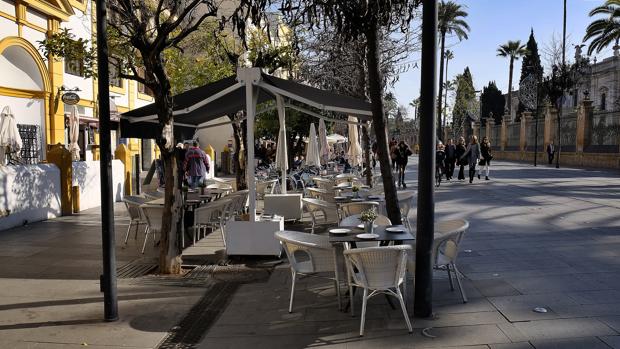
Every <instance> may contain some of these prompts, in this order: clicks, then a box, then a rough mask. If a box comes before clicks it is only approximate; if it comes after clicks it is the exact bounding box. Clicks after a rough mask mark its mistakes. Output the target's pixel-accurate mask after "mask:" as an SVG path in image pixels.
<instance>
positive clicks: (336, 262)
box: [334, 248, 342, 310]
mask: <svg viewBox="0 0 620 349" xmlns="http://www.w3.org/2000/svg"><path fill="white" fill-rule="evenodd" d="M334 278H335V279H336V280H335V283H336V296H337V297H338V310H342V301H341V297H340V273H339V272H338V253H337V252H336V249H335V248H334Z"/></svg>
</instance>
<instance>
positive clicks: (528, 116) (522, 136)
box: [519, 111, 532, 151]
mask: <svg viewBox="0 0 620 349" xmlns="http://www.w3.org/2000/svg"><path fill="white" fill-rule="evenodd" d="M531 122H532V112H529V111H524V112H523V113H521V129H520V130H519V131H520V132H519V150H521V151H525V150H526V149H527V126H528V125H529V124H530V123H531Z"/></svg>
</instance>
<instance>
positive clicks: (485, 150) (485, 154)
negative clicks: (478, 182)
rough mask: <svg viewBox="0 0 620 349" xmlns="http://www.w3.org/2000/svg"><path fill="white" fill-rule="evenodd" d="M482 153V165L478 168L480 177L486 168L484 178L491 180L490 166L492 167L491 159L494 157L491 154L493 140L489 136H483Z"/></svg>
mask: <svg viewBox="0 0 620 349" xmlns="http://www.w3.org/2000/svg"><path fill="white" fill-rule="evenodd" d="M480 154H481V155H482V158H481V159H480V163H479V164H478V165H480V167H479V168H478V179H480V171H482V170H483V169H484V179H486V180H487V181H488V180H489V171H490V169H489V167H491V159H493V155H492V154H491V142H489V139H488V138H487V137H484V138H482V143H481V144H480Z"/></svg>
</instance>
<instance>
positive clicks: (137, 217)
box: [123, 196, 149, 245]
mask: <svg viewBox="0 0 620 349" xmlns="http://www.w3.org/2000/svg"><path fill="white" fill-rule="evenodd" d="M147 201H148V199H146V198H143V197H140V196H125V197H124V198H123V202H124V203H125V207H127V213H129V226H128V227H127V233H126V234H125V245H127V240H128V239H129V232H130V231H131V227H132V226H135V227H136V233H135V236H134V238H135V239H137V238H138V229H139V228H140V224H144V233H145V234H146V232H147V231H148V229H149V226H148V224H147V222H146V219H145V218H144V216H143V215H142V212H141V211H140V205H142V204H145V203H146V202H147Z"/></svg>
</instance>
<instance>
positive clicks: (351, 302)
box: [347, 268, 355, 317]
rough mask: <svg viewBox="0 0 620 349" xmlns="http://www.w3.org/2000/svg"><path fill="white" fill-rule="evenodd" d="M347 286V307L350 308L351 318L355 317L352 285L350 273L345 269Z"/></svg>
mask: <svg viewBox="0 0 620 349" xmlns="http://www.w3.org/2000/svg"><path fill="white" fill-rule="evenodd" d="M347 284H349V306H350V307H351V317H354V316H355V309H354V308H353V307H354V304H355V300H354V299H353V295H354V293H353V283H352V282H351V273H350V272H349V268H347Z"/></svg>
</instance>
